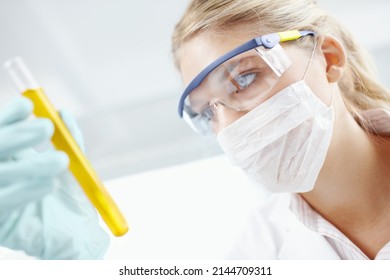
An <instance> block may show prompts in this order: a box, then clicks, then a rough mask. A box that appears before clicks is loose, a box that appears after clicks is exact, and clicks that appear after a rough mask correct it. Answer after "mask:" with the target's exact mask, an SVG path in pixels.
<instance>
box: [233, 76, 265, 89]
mask: <svg viewBox="0 0 390 280" xmlns="http://www.w3.org/2000/svg"><path fill="white" fill-rule="evenodd" d="M258 74H259V73H254V72H249V73H243V74H240V75H238V76H237V77H236V78H234V80H235V82H236V83H237V85H238V86H239V87H240V90H239V91H241V90H244V89H247V88H248V87H249V86H250V85H251V84H252V83H253V82H254V80H255V79H256V78H257V76H258ZM248 78H249V82H248V81H247V79H248ZM244 79H245V80H244ZM240 80H241V81H240ZM243 81H244V82H245V83H246V84H245V85H244V86H242V85H241V84H240V82H243Z"/></svg>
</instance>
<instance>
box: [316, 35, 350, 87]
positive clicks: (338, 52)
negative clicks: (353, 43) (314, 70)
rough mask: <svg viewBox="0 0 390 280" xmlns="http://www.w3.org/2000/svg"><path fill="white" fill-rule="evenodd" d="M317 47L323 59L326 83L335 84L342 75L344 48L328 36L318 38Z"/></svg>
mask: <svg viewBox="0 0 390 280" xmlns="http://www.w3.org/2000/svg"><path fill="white" fill-rule="evenodd" d="M317 45H318V48H319V49H320V51H321V52H322V54H323V56H324V58H325V62H326V76H327V78H328V82H329V83H335V82H337V81H338V80H339V79H340V78H341V76H342V75H343V72H344V69H345V65H346V63H347V56H346V53H345V49H344V47H343V46H342V45H341V43H340V41H338V40H337V39H336V38H335V37H333V36H330V35H325V36H321V37H319V38H318V42H317Z"/></svg>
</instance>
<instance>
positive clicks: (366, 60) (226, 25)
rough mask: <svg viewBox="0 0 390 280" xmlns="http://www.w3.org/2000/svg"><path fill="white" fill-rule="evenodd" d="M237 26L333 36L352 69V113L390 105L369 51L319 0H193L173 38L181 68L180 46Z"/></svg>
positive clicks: (348, 88) (347, 77) (346, 93)
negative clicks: (340, 45) (342, 49)
mask: <svg viewBox="0 0 390 280" xmlns="http://www.w3.org/2000/svg"><path fill="white" fill-rule="evenodd" d="M237 27H240V28H243V27H244V28H245V31H246V32H254V33H257V35H262V34H265V33H271V32H279V31H286V30H295V29H298V30H305V29H308V30H313V31H315V32H316V33H317V34H318V35H333V36H334V37H336V38H337V39H338V40H339V41H340V42H341V43H342V45H343V46H344V48H345V50H346V54H347V65H346V69H345V72H344V74H343V76H342V77H341V79H340V81H339V82H338V85H339V87H340V90H341V93H342V95H343V98H344V101H345V103H346V106H347V108H348V110H349V111H350V112H351V114H352V115H353V116H354V117H355V118H356V119H357V120H358V121H359V120H361V117H360V113H361V112H362V111H363V110H368V109H373V108H385V109H390V92H389V91H388V90H387V89H385V88H384V87H383V86H381V85H380V84H379V83H378V81H377V77H376V71H375V68H374V66H373V63H372V61H371V58H370V57H369V56H368V53H367V52H366V51H365V50H363V49H362V48H361V46H360V45H359V44H358V43H357V42H356V41H355V39H354V38H353V36H352V35H351V34H350V33H349V32H348V31H347V29H346V28H344V26H342V24H340V23H339V22H338V21H337V20H335V19H334V18H333V17H332V16H330V15H329V14H328V13H327V12H326V11H325V10H323V9H322V8H320V7H319V6H318V5H317V3H316V1H314V0H284V1H280V0H193V1H191V2H190V4H189V5H188V7H187V9H186V11H185V13H184V15H183V17H182V19H181V20H180V21H179V22H178V23H177V25H176V27H175V30H174V33H173V36H172V51H173V56H174V60H175V64H176V66H177V67H179V60H180V56H179V50H180V48H181V46H182V45H183V44H184V43H185V42H187V41H189V40H190V39H192V38H194V37H195V36H197V35H198V34H200V33H202V32H204V31H213V32H223V31H224V30H230V29H233V30H234V29H235V30H236V29H237ZM260 29H261V30H260ZM260 32H261V33H260ZM359 122H360V123H361V121H359Z"/></svg>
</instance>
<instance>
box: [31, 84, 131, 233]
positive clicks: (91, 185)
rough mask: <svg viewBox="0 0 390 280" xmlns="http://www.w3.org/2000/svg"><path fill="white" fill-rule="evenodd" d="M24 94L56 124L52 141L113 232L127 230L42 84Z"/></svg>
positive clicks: (39, 111)
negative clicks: (68, 161) (66, 155)
mask: <svg viewBox="0 0 390 280" xmlns="http://www.w3.org/2000/svg"><path fill="white" fill-rule="evenodd" d="M23 95H24V96H25V97H27V98H29V99H30V100H31V101H32V102H33V103H34V115H35V116H37V117H43V118H48V119H50V120H51V121H52V122H53V124H54V127H55V131H54V134H53V137H52V139H51V140H52V143H53V145H54V146H55V147H56V149H57V150H61V151H64V152H65V153H67V154H68V156H69V159H70V163H69V170H70V171H71V172H72V174H73V176H74V177H75V178H76V180H77V181H78V183H79V184H80V186H81V187H82V189H83V190H84V192H85V194H86V195H87V197H88V198H89V200H90V201H91V202H92V204H93V205H94V206H95V208H96V209H97V211H98V212H99V214H100V215H101V217H102V218H103V220H104V222H105V223H106V224H107V226H108V228H109V229H110V230H111V232H112V233H113V234H114V235H115V236H121V235H124V234H125V233H126V232H127V231H128V229H129V228H128V226H127V222H126V220H125V218H124V216H123V215H122V213H121V212H120V210H119V208H118V207H117V205H116V204H115V202H114V200H113V199H112V198H111V196H110V194H109V193H108V192H107V190H106V189H105V187H104V186H103V184H102V183H101V181H100V179H99V178H98V176H97V175H96V172H95V171H94V170H93V168H92V165H91V164H90V163H89V161H88V159H87V158H86V157H85V156H84V153H83V152H82V151H81V150H80V148H79V146H78V145H77V143H76V141H75V140H74V139H73V137H72V135H71V134H70V132H69V130H68V129H67V127H66V126H65V124H64V122H63V121H62V119H61V117H60V116H59V114H58V112H57V111H56V110H55V109H54V106H53V105H52V104H51V103H50V101H49V99H48V98H47V97H46V95H45V94H44V93H43V90H42V89H41V88H38V89H28V90H26V91H25V92H23Z"/></svg>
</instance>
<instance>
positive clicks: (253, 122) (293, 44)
mask: <svg viewBox="0 0 390 280" xmlns="http://www.w3.org/2000/svg"><path fill="white" fill-rule="evenodd" d="M371 39H373V38H371ZM172 41H173V53H174V58H175V62H176V66H177V68H178V69H179V71H180V72H181V75H182V78H183V81H184V83H185V85H186V89H185V91H184V93H183V94H182V96H181V99H180V104H179V114H180V116H181V117H183V119H185V120H186V121H187V122H188V123H189V125H190V126H191V127H192V128H193V129H194V130H195V131H196V132H198V133H199V134H202V135H211V136H216V137H217V140H218V142H219V144H220V146H221V147H222V149H223V150H224V152H225V153H226V154H227V156H228V157H229V158H230V160H231V162H232V163H233V164H235V165H237V166H239V167H240V168H241V169H243V170H244V171H245V173H246V174H247V175H248V176H249V177H250V178H251V180H252V181H253V182H254V184H255V185H257V186H259V187H261V188H265V189H267V190H268V191H269V192H271V193H285V194H278V195H274V197H273V198H270V199H269V201H268V202H267V203H266V205H262V206H261V207H260V209H258V211H257V212H256V213H254V216H253V220H252V221H251V223H250V224H249V225H248V229H247V230H246V232H244V233H243V237H242V241H241V242H238V244H237V248H236V249H235V250H233V252H232V257H233V258H241V259H247V258H258V259H261V258H266V259H297V258H299V259H326V258H331V259H390V203H389V201H390V176H389V174H390V139H389V138H388V137H389V136H390V113H389V112H388V111H386V109H389V105H390V93H389V91H388V90H386V89H384V88H383V87H382V86H381V85H380V84H378V82H377V81H376V80H375V77H374V75H373V73H372V70H371V68H370V64H369V61H368V59H367V57H366V54H365V53H364V52H363V51H362V49H361V46H360V45H359V44H358V43H357V42H355V41H354V39H353V38H352V36H351V35H350V34H349V33H348V32H347V30H345V28H344V27H343V26H341V25H340V24H339V23H338V22H337V21H335V20H334V19H333V18H332V17H330V16H329V15H328V14H327V13H325V12H324V11H323V10H322V9H320V8H319V7H318V6H317V5H316V3H315V1H313V0H286V1H279V0H240V1H239V0H208V1H205V0H193V1H191V3H190V5H189V6H188V8H187V10H186V12H185V14H184V16H183V18H182V19H181V20H180V22H179V23H178V24H177V26H176V28H175V31H174V34H173V39H172Z"/></svg>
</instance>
